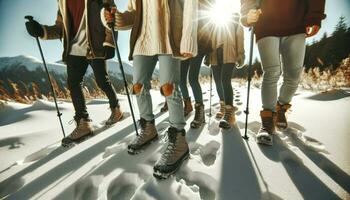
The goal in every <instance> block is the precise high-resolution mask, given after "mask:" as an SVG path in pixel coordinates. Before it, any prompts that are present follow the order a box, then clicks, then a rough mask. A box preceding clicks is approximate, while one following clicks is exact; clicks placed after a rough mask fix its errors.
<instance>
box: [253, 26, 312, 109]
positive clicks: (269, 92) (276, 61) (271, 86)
mask: <svg viewBox="0 0 350 200" xmlns="http://www.w3.org/2000/svg"><path fill="white" fill-rule="evenodd" d="M258 48H259V53H260V57H261V63H262V66H263V71H264V74H263V82H262V87H261V99H262V105H263V108H264V109H268V110H272V111H275V106H276V104H277V99H278V102H280V103H281V104H287V103H290V101H291V100H292V97H293V95H294V93H295V92H296V90H297V89H298V84H299V81H300V75H301V72H302V69H303V68H302V67H303V63H304V57H305V34H304V33H302V34H296V35H291V36H287V37H265V38H262V39H260V40H259V41H258ZM281 63H282V64H281ZM281 66H282V69H281ZM282 72H283V83H282V86H281V88H280V92H279V96H278V97H277V82H278V80H279V78H280V76H281V74H282Z"/></svg>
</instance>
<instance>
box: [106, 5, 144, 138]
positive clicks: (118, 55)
mask: <svg viewBox="0 0 350 200" xmlns="http://www.w3.org/2000/svg"><path fill="white" fill-rule="evenodd" d="M111 5H114V2H113V1H112V0H104V1H103V6H104V8H105V9H106V10H108V11H111ZM108 26H109V27H110V28H111V29H112V37H113V42H114V45H115V51H116V53H117V57H118V62H119V67H120V71H121V72H122V76H123V80H124V86H125V91H126V96H127V97H128V102H129V107H130V112H131V117H132V120H133V123H134V127H135V132H136V135H137V136H138V135H139V133H138V131H137V123H136V120H135V114H134V109H133V108H132V103H131V99H130V94H129V89H128V82H127V81H126V77H125V72H124V67H123V63H122V59H121V57H120V52H119V48H118V43H117V37H116V36H115V33H116V31H115V29H114V20H113V22H111V23H108ZM117 33H118V32H117Z"/></svg>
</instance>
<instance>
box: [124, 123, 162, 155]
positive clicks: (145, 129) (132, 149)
mask: <svg viewBox="0 0 350 200" xmlns="http://www.w3.org/2000/svg"><path fill="white" fill-rule="evenodd" d="M140 125H141V131H140V133H139V135H138V136H136V138H135V139H134V140H133V141H132V142H131V143H130V144H129V145H128V153H129V154H136V153H138V152H139V151H140V150H141V149H143V148H144V147H146V146H147V145H149V144H150V143H152V142H153V141H154V140H156V139H157V138H158V133H157V129H156V126H155V125H154V120H152V121H146V120H145V119H143V118H141V119H140Z"/></svg>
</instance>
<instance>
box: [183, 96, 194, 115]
mask: <svg viewBox="0 0 350 200" xmlns="http://www.w3.org/2000/svg"><path fill="white" fill-rule="evenodd" d="M183 101H184V116H185V117H187V116H188V115H189V114H190V113H191V112H192V111H193V107H192V103H191V98H184V99H183Z"/></svg>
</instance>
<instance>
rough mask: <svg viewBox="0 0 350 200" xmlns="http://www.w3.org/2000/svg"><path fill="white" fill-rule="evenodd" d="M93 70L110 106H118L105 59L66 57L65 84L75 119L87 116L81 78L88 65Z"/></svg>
mask: <svg viewBox="0 0 350 200" xmlns="http://www.w3.org/2000/svg"><path fill="white" fill-rule="evenodd" d="M89 65H91V67H92V70H93V71H94V75H95V79H96V83H97V85H98V87H99V88H101V90H102V91H103V92H104V93H105V94H106V95H107V97H108V100H109V106H110V108H115V107H119V103H118V99H117V96H116V92H115V90H114V88H113V86H112V84H111V81H110V79H109V76H108V73H107V65H106V61H105V60H103V59H94V60H88V59H86V57H84V56H72V55H70V56H68V57H67V76H68V80H67V85H68V89H69V91H70V95H71V98H72V102H73V106H74V109H75V117H74V118H75V119H76V120H80V119H81V118H89V114H88V112H87V109H86V103H85V97H84V93H83V79H84V75H85V73H86V70H87V68H88V66H89Z"/></svg>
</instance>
